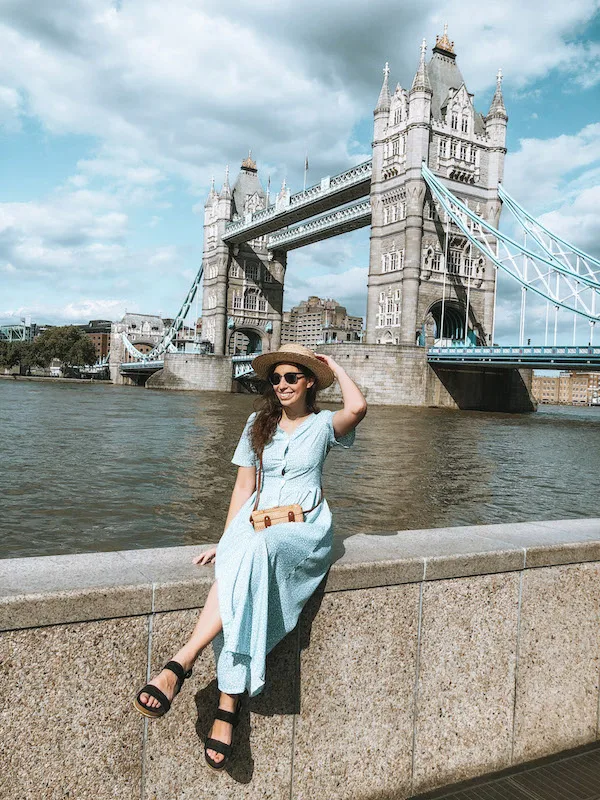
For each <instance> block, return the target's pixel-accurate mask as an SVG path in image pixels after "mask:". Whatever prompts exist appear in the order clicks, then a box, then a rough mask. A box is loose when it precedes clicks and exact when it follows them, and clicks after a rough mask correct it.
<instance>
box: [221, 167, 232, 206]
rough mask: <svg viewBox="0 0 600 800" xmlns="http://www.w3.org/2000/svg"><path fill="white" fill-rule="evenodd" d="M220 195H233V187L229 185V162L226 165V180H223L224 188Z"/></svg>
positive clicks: (224, 196)
mask: <svg viewBox="0 0 600 800" xmlns="http://www.w3.org/2000/svg"><path fill="white" fill-rule="evenodd" d="M219 197H222V198H226V197H231V187H230V186H229V164H227V166H226V167H225V180H224V181H223V188H222V189H221V194H220V195H219Z"/></svg>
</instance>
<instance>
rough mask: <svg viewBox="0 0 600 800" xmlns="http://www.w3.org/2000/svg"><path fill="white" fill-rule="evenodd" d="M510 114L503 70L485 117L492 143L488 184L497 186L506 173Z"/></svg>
mask: <svg viewBox="0 0 600 800" xmlns="http://www.w3.org/2000/svg"><path fill="white" fill-rule="evenodd" d="M507 124H508V114H507V113H506V108H505V106H504V97H503V96H502V70H501V69H499V70H498V74H497V76H496V91H495V92H494V97H493V98H492V103H491V105H490V110H489V112H488V115H487V117H486V118H485V132H486V134H487V137H488V139H489V141H490V144H491V145H492V148H491V150H490V155H489V168H488V186H490V188H496V187H497V186H498V183H499V182H501V181H502V177H503V174H504V156H505V155H506V127H507Z"/></svg>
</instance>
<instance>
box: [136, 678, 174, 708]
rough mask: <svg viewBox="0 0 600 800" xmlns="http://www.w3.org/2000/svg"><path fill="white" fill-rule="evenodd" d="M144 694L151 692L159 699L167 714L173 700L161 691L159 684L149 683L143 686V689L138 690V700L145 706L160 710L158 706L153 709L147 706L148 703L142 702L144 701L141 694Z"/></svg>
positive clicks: (150, 693) (152, 695) (151, 694)
mask: <svg viewBox="0 0 600 800" xmlns="http://www.w3.org/2000/svg"><path fill="white" fill-rule="evenodd" d="M142 694H149V695H150V696H151V697H153V698H154V699H155V700H158V702H159V703H160V705H161V707H162V708H163V709H164V711H165V714H166V713H167V711H168V710H169V709H170V708H171V701H170V700H169V698H168V697H167V696H166V695H165V694H164V693H163V692H161V690H160V689H159V688H158V686H153V685H152V684H151V683H147V684H146V685H145V686H144V687H143V689H140V691H139V692H138V702H139V703H140V705H142V706H144V708H149V709H150V711H152V710H155V711H158V710H159V709H158V708H157V709H152V708H151V707H150V706H147V705H146V703H142V701H141V700H140V695H142Z"/></svg>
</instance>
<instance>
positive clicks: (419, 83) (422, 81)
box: [411, 39, 432, 92]
mask: <svg viewBox="0 0 600 800" xmlns="http://www.w3.org/2000/svg"><path fill="white" fill-rule="evenodd" d="M426 52H427V42H426V41H425V39H423V41H422V42H421V58H420V59H419V66H418V69H417V72H416V74H415V78H414V80H413V83H412V87H411V92H414V91H415V89H422V90H423V89H424V90H425V91H428V92H432V89H431V82H430V80H429V73H428V72H427V66H426V64H425V53H426Z"/></svg>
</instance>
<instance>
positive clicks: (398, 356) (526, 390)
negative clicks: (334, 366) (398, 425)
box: [318, 344, 537, 412]
mask: <svg viewBox="0 0 600 800" xmlns="http://www.w3.org/2000/svg"><path fill="white" fill-rule="evenodd" d="M318 351H319V352H322V353H325V354H327V355H330V356H332V357H333V358H334V359H335V360H336V361H337V362H338V364H341V365H342V366H343V367H344V369H346V370H347V371H348V374H349V375H350V376H351V377H352V378H353V380H355V381H356V383H357V384H358V386H359V387H360V389H361V391H362V392H363V394H364V395H365V397H366V398H367V402H370V403H373V404H374V405H399V406H404V405H406V406H434V407H437V408H460V409H463V410H467V409H468V410H478V411H508V412H522V411H535V410H536V408H537V404H536V402H535V400H534V398H533V396H532V394H531V381H532V377H531V376H532V373H533V371H532V370H527V369H521V370H518V369H500V368H498V367H496V368H493V367H485V366H482V367H479V366H470V367H468V368H467V367H461V366H443V367H439V366H436V367H435V368H432V367H430V366H429V365H428V363H427V352H426V348H424V347H416V346H410V345H368V344H352V345H343V344H338V345H322V346H320V347H319V348H318ZM320 396H321V397H322V398H323V400H327V401H328V402H340V401H341V399H342V393H341V391H340V387H339V384H338V383H337V382H336V383H334V384H333V385H332V386H331V387H330V388H328V389H325V390H324V391H323V392H321V394H320Z"/></svg>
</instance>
